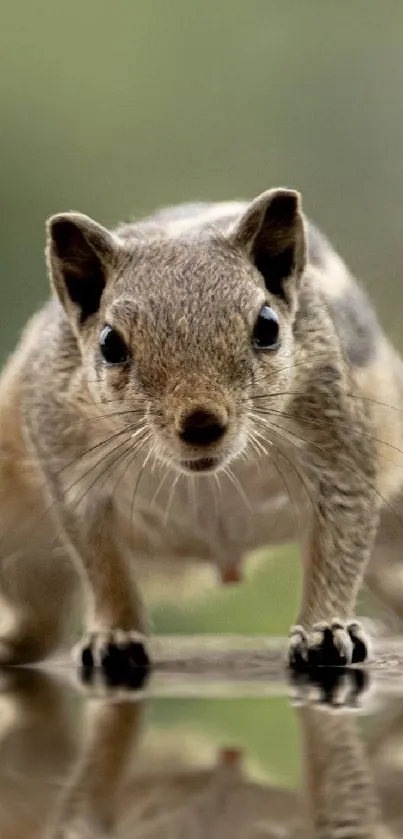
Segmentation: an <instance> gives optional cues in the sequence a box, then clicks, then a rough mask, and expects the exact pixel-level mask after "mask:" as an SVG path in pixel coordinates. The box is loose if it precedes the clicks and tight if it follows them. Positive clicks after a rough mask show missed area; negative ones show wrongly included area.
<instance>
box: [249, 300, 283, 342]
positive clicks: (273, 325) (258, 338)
mask: <svg viewBox="0 0 403 839" xmlns="http://www.w3.org/2000/svg"><path fill="white" fill-rule="evenodd" d="M278 333H279V326H278V319H277V315H276V313H275V312H273V309H271V308H270V306H262V308H261V310H260V312H259V314H258V317H257V321H256V323H255V328H254V330H253V347H254V349H255V350H276V349H277V347H278V345H279V340H278Z"/></svg>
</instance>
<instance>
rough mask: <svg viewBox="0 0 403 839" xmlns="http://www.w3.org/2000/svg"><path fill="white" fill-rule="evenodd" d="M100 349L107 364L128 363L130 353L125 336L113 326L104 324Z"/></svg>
mask: <svg viewBox="0 0 403 839" xmlns="http://www.w3.org/2000/svg"><path fill="white" fill-rule="evenodd" d="M99 349H100V350H101V354H102V357H103V359H104V361H106V363H107V364H127V362H128V361H130V353H129V350H128V349H127V347H126V344H125V342H124V341H123V338H121V337H120V335H119V333H118V332H117V331H116V329H113V327H112V326H108V325H106V326H104V328H103V330H102V332H101V334H100V336H99Z"/></svg>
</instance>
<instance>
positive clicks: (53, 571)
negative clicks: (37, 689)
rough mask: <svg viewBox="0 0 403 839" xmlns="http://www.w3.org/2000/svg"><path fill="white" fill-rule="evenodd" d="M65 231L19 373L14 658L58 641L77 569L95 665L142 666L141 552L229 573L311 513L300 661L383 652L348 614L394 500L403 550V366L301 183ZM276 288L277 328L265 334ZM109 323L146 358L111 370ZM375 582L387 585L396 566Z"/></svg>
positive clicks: (9, 467) (11, 457)
mask: <svg viewBox="0 0 403 839" xmlns="http://www.w3.org/2000/svg"><path fill="white" fill-rule="evenodd" d="M47 233H48V241H47V260H48V266H49V272H50V277H51V281H52V285H53V289H54V295H53V299H52V300H51V301H50V302H49V303H48V304H47V305H46V306H45V307H44V308H43V309H42V310H41V311H40V312H39V314H37V315H36V316H35V317H34V318H33V319H32V321H31V322H30V324H29V325H28V327H27V330H26V332H25V333H24V335H23V337H22V340H21V343H20V345H19V347H18V349H17V351H16V352H15V354H14V355H13V356H12V357H11V359H10V360H9V362H8V365H7V366H6V368H5V370H4V372H3V375H2V378H1V380H0V402H1V406H2V409H1V416H0V521H1V534H0V590H1V596H2V612H1V613H2V624H1V641H0V660H1V661H2V662H20V661H31V660H35V659H38V658H40V657H42V656H44V655H45V654H47V653H48V652H49V651H51V650H52V649H54V647H55V646H56V644H58V643H59V642H60V640H61V638H62V637H63V634H64V632H65V629H66V624H67V623H68V621H69V618H70V615H71V608H72V602H73V601H72V596H73V594H74V592H75V590H76V588H77V586H76V582H77V575H76V571H75V569H78V571H79V573H80V575H81V577H82V580H83V584H84V591H85V603H86V609H87V628H88V632H89V633H90V637H89V638H86V639H85V641H84V647H80V653H81V654H82V655H83V656H84V661H86V662H87V663H88V664H91V663H93V662H94V661H96V662H99V661H103V660H105V655H106V654H107V656H109V660H110V656H111V655H113V654H115V653H116V654H119V656H121V657H122V656H123V658H124V657H125V655H129V657H130V656H134V660H137V659H138V657H139V659H138V660H140V661H143V660H144V653H143V650H142V647H141V643H142V639H141V637H139V633H140V635H141V636H142V635H143V633H144V632H145V624H144V617H143V614H142V609H141V605H140V599H139V596H138V594H137V591H136V587H135V584H134V582H133V581H132V579H131V578H132V573H131V570H132V569H134V570H135V569H136V557H137V559H138V560H139V561H140V559H141V560H142V561H144V559H146V560H147V561H151V559H152V558H153V557H155V558H158V559H164V561H165V560H166V562H167V563H168V562H169V560H170V557H176V558H177V557H185V556H187V557H189V558H196V559H197V558H200V559H207V560H211V561H213V562H216V563H217V564H218V565H219V567H220V568H221V571H222V574H223V576H225V575H226V574H227V573H228V574H229V575H231V573H232V571H231V569H233V568H234V565H236V564H237V563H239V562H240V560H241V558H242V556H243V555H244V553H245V552H246V551H247V550H248V549H250V548H252V547H256V546H257V545H265V544H268V543H276V542H280V541H282V540H284V539H289V538H292V537H293V536H294V535H295V533H296V528H298V531H299V534H300V536H301V544H302V552H303V567H304V582H303V595H302V603H301V608H300V613H299V616H298V626H297V627H296V628H294V629H293V631H292V633H291V640H290V659H291V662H293V663H301V662H303V661H304V660H306V658H307V657H308V656H311V660H312V661H315V660H316V661H319V660H320V661H322V662H324V661H327V662H329V661H330V662H331V661H343V660H349V659H351V656H352V655H353V647H354V650H355V652H354V656H355V657H356V658H361V657H363V656H364V655H365V639H364V638H363V637H362V632H361V629H360V628H359V627H358V626H354V625H353V626H350V625H349V621H350V619H351V618H353V617H354V610H355V604H356V597H357V592H358V589H359V586H360V584H361V581H362V579H363V575H364V571H365V568H366V565H367V562H368V560H369V557H370V553H371V550H372V547H373V543H374V538H375V534H376V530H377V524H378V517H379V511H380V510H382V505H384V510H386V512H387V514H388V517H389V524H388V529H387V531H386V530H385V528H383V529H381V531H380V533H381V536H380V537H378V544H379V545H380V546H382V545H383V544H384V536H383V534H384V533H387V538H388V540H389V544H390V546H391V556H392V557H393V559H394V557H395V553H394V544H395V541H396V540H395V536H394V534H397V532H398V531H399V533H400V529H401V528H402V527H403V521H402V523H401V522H400V518H399V514H398V512H396V514H395V513H394V510H392V509H391V504H390V499H393V498H394V497H395V496H396V495H397V494H398V492H399V490H400V487H401V484H402V478H403V471H402V466H403V458H402V455H401V453H400V446H401V440H402V438H403V429H402V414H401V413H400V409H401V408H402V407H403V367H402V363H401V361H400V359H399V357H398V356H397V354H396V352H395V351H394V349H393V348H392V347H391V345H390V344H389V343H388V341H387V339H386V338H385V337H384V335H383V333H382V331H381V328H380V326H379V324H378V322H377V320H376V317H375V315H374V313H373V311H372V309H371V307H370V304H369V303H368V301H367V299H366V296H365V294H364V293H363V291H362V290H361V289H360V287H359V286H358V285H357V284H356V283H355V281H354V280H353V278H352V277H351V275H350V273H349V272H348V270H347V268H346V267H345V265H344V263H343V262H342V260H341V259H340V258H339V257H338V256H337V255H336V253H335V252H334V251H333V249H332V248H331V246H330V245H329V243H328V242H327V240H326V239H325V238H324V237H323V236H322V235H321V234H320V233H319V232H318V231H317V230H316V229H315V228H314V227H313V226H312V225H311V224H309V223H308V221H307V220H306V219H305V217H304V216H303V215H302V212H301V208H300V198H299V195H298V194H297V193H295V192H293V191H290V190H271V191H269V192H266V193H263V194H262V195H261V196H259V198H257V199H256V200H255V201H253V202H252V203H250V204H247V203H245V204H244V203H240V202H239V203H238V202H231V203H227V204H216V205H185V206H184V207H182V206H181V207H179V208H172V209H170V210H165V211H161V212H159V213H156V214H155V215H154V216H153V217H152V218H150V219H146V220H143V221H141V222H138V223H133V224H130V225H122V226H121V227H119V228H117V230H116V231H115V232H109V231H107V230H106V229H105V228H103V227H101V226H100V225H98V224H96V223H95V222H94V221H92V220H91V219H89V218H88V217H87V216H84V215H81V214H79V213H66V214H63V215H59V216H55V217H53V218H51V219H50V221H49V222H48V227H47ZM265 304H266V305H268V306H269V307H271V309H272V310H274V312H275V314H276V316H277V319H278V322H279V342H278V346H276V347H274V348H271V349H270V348H269V349H266V350H259V349H258V348H257V347H256V345H254V335H255V337H256V326H255V324H256V321H257V318H258V315H259V312H260V310H261V308H262V307H263V306H264V305H265ZM266 311H267V310H266ZM105 324H108V325H110V326H111V327H113V329H114V330H115V332H116V333H118V335H119V336H120V344H119V346H120V347H121V351H122V353H124V352H126V353H127V359H126V357H123V355H122V357H121V358H120V359H118V360H120V361H121V362H122V363H117V364H114V365H113V366H107V365H106V364H105V363H104V361H103V358H102V355H101V352H100V348H99V340H100V333H101V331H102V329H103V327H104V325H105ZM114 335H115V333H114ZM114 335H113V336H112V340H115V342H116V341H117V340H118V339H117V338H115V339H114ZM119 346H118V349H119ZM115 354H116V348H115ZM205 428H207V437H206V433H205V431H203V429H205ZM189 429H190V431H189ZM200 429H201V430H200ZM211 429H212V430H213V434H216V431H217V429H218V432H217V434H216V436H215V437H214V439H213V438H212V437H211V435H210V431H211ZM195 434H196V436H195ZM209 435H210V436H209ZM217 435H218V436H217ZM220 435H221V436H220ZM195 468H199V469H200V470H201V469H202V468H205V470H206V471H205V474H200V473H199V472H198V473H197V474H195V473H194V472H192V470H194V469H195ZM208 470H210V471H208ZM290 499H291V500H290ZM385 502H386V504H385ZM392 506H393V505H392ZM382 515H384V514H383V513H382ZM400 535H401V533H400ZM379 539H380V541H379ZM394 540H395V541H394ZM71 560H73V562H72V561H71ZM371 567H372V566H371ZM381 576H383V575H381ZM385 579H386V577H385ZM371 580H372V583H373V587H374V588H376V589H377V590H378V591H379V590H380V589H381V588H382V591H381V594H382V595H383V596H384V597H386V596H387V594H388V592H387V591H386V589H387V586H385V585H381V583H380V575H379V574H378V572H377V571H376V570H375V571H371ZM269 600H270V593H269V592H268V609H269V608H270V606H269ZM334 621H336V623H334ZM318 622H319V625H318Z"/></svg>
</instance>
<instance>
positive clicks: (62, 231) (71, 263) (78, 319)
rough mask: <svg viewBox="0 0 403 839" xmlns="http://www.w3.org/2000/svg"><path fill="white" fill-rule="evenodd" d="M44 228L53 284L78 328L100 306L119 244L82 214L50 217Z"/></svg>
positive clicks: (63, 214)
mask: <svg viewBox="0 0 403 839" xmlns="http://www.w3.org/2000/svg"><path fill="white" fill-rule="evenodd" d="M46 228H47V244H46V257H47V263H48V269H49V273H50V277H51V281H52V284H53V287H54V289H55V291H56V293H57V295H58V297H59V299H60V301H61V303H62V305H63V307H64V309H65V310H66V312H67V314H68V316H69V317H70V319H72V320H73V321H74V323H75V325H76V327H79V326H81V325H82V324H83V323H85V321H86V320H87V318H89V317H91V315H94V314H95V313H96V312H97V311H98V309H99V305H100V302H101V297H102V293H103V291H104V288H105V284H106V280H107V273H108V269H110V268H111V267H112V266H113V265H114V264H115V263H116V258H117V252H118V245H117V243H116V240H115V239H114V237H113V235H112V234H111V233H109V231H108V230H106V229H105V228H104V227H102V226H101V225H100V224H97V222H95V221H93V220H92V219H90V218H89V217H88V216H85V215H82V214H81V213H61V214H59V215H56V216H52V217H51V218H50V219H49V220H48V222H47V225H46Z"/></svg>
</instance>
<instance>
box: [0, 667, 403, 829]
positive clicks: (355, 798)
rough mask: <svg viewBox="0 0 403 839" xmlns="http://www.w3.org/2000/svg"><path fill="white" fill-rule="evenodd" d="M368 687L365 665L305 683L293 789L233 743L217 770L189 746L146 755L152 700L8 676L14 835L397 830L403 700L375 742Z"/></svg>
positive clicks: (401, 803)
mask: <svg viewBox="0 0 403 839" xmlns="http://www.w3.org/2000/svg"><path fill="white" fill-rule="evenodd" d="M364 689H365V681H364V680H363V677H362V674H361V673H360V671H355V670H352V671H350V672H348V671H346V672H344V673H343V672H342V671H336V670H333V671H331V672H325V671H323V673H322V679H318V678H317V677H316V678H315V680H314V679H311V680H309V679H308V678H307V677H305V681H304V682H303V683H301V682H298V683H297V684H296V685H294V691H296V692H297V696H298V699H299V702H298V706H297V708H296V710H295V713H296V714H297V716H298V721H299V727H300V736H301V743H302V756H303V757H302V766H301V778H302V779H303V780H302V785H301V790H298V791H293V790H292V789H282V788H276V787H275V786H269V785H265V784H264V783H262V782H257V781H254V780H252V779H249V778H248V776H247V774H246V773H244V772H243V768H242V762H241V760H240V759H239V755H238V754H237V752H236V751H235V750H233V749H231V744H230V743H229V744H228V746H229V748H228V749H227V750H225V751H223V752H221V753H220V754H219V755H218V757H217V760H216V761H215V762H213V763H212V764H211V765H209V766H208V767H206V768H200V767H195V766H193V765H190V764H189V765H187V762H186V753H185V752H183V753H180V749H178V759H177V761H175V759H174V758H172V756H170V758H169V760H167V758H166V756H165V757H164V756H163V755H162V754H161V759H159V756H158V755H157V756H156V757H155V756H154V759H151V760H150V759H147V756H146V752H145V750H144V748H142V739H143V732H144V729H145V727H146V726H147V720H146V717H145V713H144V712H145V710H146V707H145V705H146V703H145V700H143V699H136V698H133V697H131V698H129V699H128V701H123V702H122V701H113V696H112V699H111V698H105V699H98V698H94V699H92V698H87V699H85V700H83V701H82V700H78V699H77V697H76V695H75V693H74V691H73V690H71V691H69V690H68V689H66V687H65V686H63V685H60V684H58V683H57V682H56V681H55V680H54V679H53V678H51V677H48V676H45V675H43V674H40V673H39V672H35V671H28V670H21V671H10V672H9V673H5V674H0V836H1V839H39V838H40V837H41V838H42V837H46V839H106V837H108V839H112V838H113V837H116V839H129V837H130V839H136V838H137V837H138V839H146V838H147V839H182V838H183V839H185V837H186V839H189V837H192V839H198V838H199V837H200V839H202V837H209V839H226V837H228V839H229V837H231V839H238V837H239V839H241V837H242V839H270V837H272V839H276V837H277V839H280V837H283V839H303V837H307V839H308V837H310V838H311V837H312V839H370V837H371V839H386V837H388V839H389V838H390V839H391V837H396V839H397V837H398V836H402V835H403V833H402V829H403V798H402V794H401V790H402V789H403V786H402V781H403V759H402V754H403V748H402V745H403V710H402V711H401V712H400V715H399V713H398V712H397V710H396V712H395V713H394V714H393V715H391V713H390V706H393V702H391V703H390V706H389V704H388V708H387V711H386V714H385V718H384V719H383V720H382V721H381V722H379V721H375V724H372V723H371V726H369V728H370V733H369V735H368V737H365V745H364V740H363V737H362V735H361V732H360V728H361V722H360V721H361V717H360V715H357V714H356V713H354V712H352V711H351V706H352V705H354V704H357V703H359V701H360V693H361V692H362V691H363V690H364ZM170 701H172V700H170ZM329 706H332V708H331V709H330V708H329ZM345 706H346V707H345ZM269 708H270V706H269V705H268V712H269ZM379 719H381V718H379ZM367 727H368V726H367ZM179 754H180V757H179ZM399 760H400V764H399ZM381 805H383V806H382V807H381ZM381 810H382V816H381Z"/></svg>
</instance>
